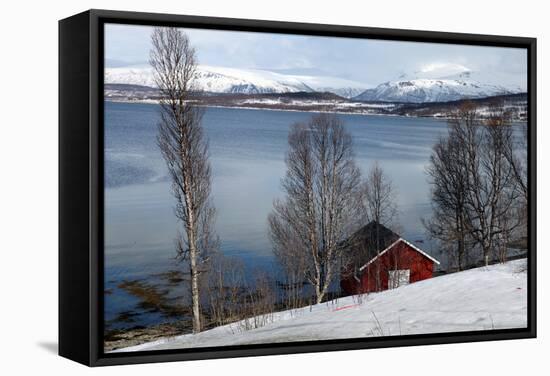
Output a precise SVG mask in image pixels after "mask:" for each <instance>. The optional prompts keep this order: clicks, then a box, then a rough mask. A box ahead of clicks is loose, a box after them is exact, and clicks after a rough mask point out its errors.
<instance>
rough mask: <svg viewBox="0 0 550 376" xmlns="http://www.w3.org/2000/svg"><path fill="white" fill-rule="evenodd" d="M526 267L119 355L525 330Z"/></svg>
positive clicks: (477, 272)
mask: <svg viewBox="0 0 550 376" xmlns="http://www.w3.org/2000/svg"><path fill="white" fill-rule="evenodd" d="M525 263H526V260H525V259H523V260H516V261H512V262H508V263H506V264H499V265H492V266H489V267H482V268H477V269H472V270H468V271H464V272H460V273H454V274H449V275H445V276H441V277H437V278H432V279H428V280H424V281H421V282H417V283H413V284H410V285H407V286H403V287H400V288H397V289H394V290H388V291H384V292H381V293H377V294H370V295H364V296H350V297H346V298H341V299H338V300H334V301H331V302H328V303H322V304H317V305H314V306H311V307H304V308H301V309H298V310H293V311H284V312H278V313H275V314H273V316H272V317H269V320H268V321H269V323H268V324H266V325H265V326H263V327H260V328H257V329H251V330H244V325H243V324H242V322H241V323H234V324H230V325H225V326H221V327H218V328H214V329H212V330H208V331H205V332H202V333H199V334H186V335H181V336H177V337H172V338H165V339H161V340H157V341H154V342H149V343H145V344H141V345H138V346H133V347H128V348H124V349H119V350H116V351H123V352H124V351H143V350H161V349H180V348H189V347H205V346H208V347H210V346H229V345H245V344H257V343H275V342H290V341H311V340H326V339H342V338H357V337H363V338H364V337H371V336H391V335H408V334H423V333H442V332H459V331H476V330H491V329H507V328H523V327H526V325H527V273H526V272H525V271H523V270H524V269H525Z"/></svg>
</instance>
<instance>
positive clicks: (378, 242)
mask: <svg viewBox="0 0 550 376" xmlns="http://www.w3.org/2000/svg"><path fill="white" fill-rule="evenodd" d="M363 204H364V206H365V213H366V215H367V220H368V221H369V222H371V221H374V222H375V223H376V224H377V225H376V226H375V229H376V230H375V234H374V239H368V241H369V242H373V244H371V245H372V246H373V247H375V248H374V249H376V252H377V255H379V254H380V252H381V251H382V250H383V249H382V244H383V243H384V242H383V239H381V236H380V226H378V224H380V225H384V226H386V227H393V225H394V224H395V220H396V218H397V192H396V190H395V188H394V186H393V183H392V181H391V180H390V179H389V178H388V177H387V176H386V174H385V173H384V170H383V169H382V167H380V165H379V164H378V161H376V162H375V163H374V165H373V166H372V167H371V169H370V171H369V173H368V175H367V178H366V180H365V182H364V184H363ZM380 273H381V270H380V263H376V289H377V291H380V290H381V289H382V286H381V278H380Z"/></svg>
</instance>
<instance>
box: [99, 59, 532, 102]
mask: <svg viewBox="0 0 550 376" xmlns="http://www.w3.org/2000/svg"><path fill="white" fill-rule="evenodd" d="M437 73H439V74H440V76H437ZM447 73H450V72H447ZM105 83H106V84H124V85H139V86H144V87H149V88H154V87H155V83H154V79H153V71H152V69H151V68H150V67H116V68H106V69H105ZM196 84H197V86H198V87H199V88H200V89H201V90H203V91H205V92H208V93H215V94H222V93H223V94H274V93H297V92H310V93H312V92H330V93H333V94H336V95H338V96H341V97H343V98H346V99H351V100H353V101H364V102H393V103H395V102H401V103H432V102H447V101H455V100H461V99H474V98H485V97H490V96H497V95H509V94H517V93H522V92H525V91H526V90H525V88H524V87H522V85H518V84H517V83H513V82H510V80H506V79H504V78H502V77H499V76H496V75H493V76H490V75H487V74H485V75H483V76H481V75H480V74H479V73H475V72H472V71H470V70H467V69H462V70H461V71H458V72H453V74H444V73H443V72H440V71H439V72H437V71H430V72H415V73H414V74H413V75H410V76H407V75H401V76H400V77H399V78H398V79H396V80H394V81H387V82H384V83H381V84H379V85H377V86H375V87H372V86H371V85H366V84H363V83H358V82H355V81H352V80H347V79H342V78H337V77H331V76H314V75H293V74H285V73H280V72H272V71H268V70H259V69H236V68H225V67H213V66H203V65H201V66H199V67H198V71H197V80H196Z"/></svg>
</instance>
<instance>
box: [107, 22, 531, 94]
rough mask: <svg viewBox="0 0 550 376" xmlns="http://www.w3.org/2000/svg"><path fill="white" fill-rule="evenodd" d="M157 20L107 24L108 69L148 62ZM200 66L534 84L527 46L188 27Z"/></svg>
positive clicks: (364, 79)
mask: <svg viewBox="0 0 550 376" xmlns="http://www.w3.org/2000/svg"><path fill="white" fill-rule="evenodd" d="M151 30H152V27H151V26H135V25H119V24H107V25H106V26H105V65H106V67H121V66H144V65H147V62H148V59H149V49H150V35H151ZM183 30H184V31H185V32H186V33H187V35H188V36H189V39H190V41H191V43H192V44H193V45H194V46H195V48H196V50H197V55H198V60H199V64H203V65H210V66H221V67H230V68H241V69H242V68H246V69H264V70H270V71H276V72H281V73H288V74H310V75H324V76H332V77H339V78H344V79H349V80H353V81H356V82H358V83H362V84H365V85H366V86H374V85H377V84H380V83H382V82H386V81H390V80H396V79H398V78H400V77H407V78H441V77H444V76H447V75H451V74H456V73H460V72H462V71H465V70H469V71H472V72H475V73H476V74H478V75H479V76H480V77H484V78H487V81H490V82H495V83H497V82H502V83H506V84H514V85H517V86H521V87H524V88H525V87H526V86H527V51H526V50H525V49H514V48H502V47H482V46H466V45H456V44H453V45H451V44H436V43H418V42H397V41H381V40H367V39H352V38H340V37H319V36H304V35H291V34H270V33H254V32H240V31H222V30H204V29H202V30H201V29H183Z"/></svg>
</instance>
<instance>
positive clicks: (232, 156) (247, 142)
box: [104, 102, 447, 326]
mask: <svg viewBox="0 0 550 376" xmlns="http://www.w3.org/2000/svg"><path fill="white" fill-rule="evenodd" d="M310 116H312V114H311V113H307V112H294V111H292V112H291V111H273V110H250V109H235V108H207V109H206V110H205V114H204V119H203V121H204V122H203V124H204V127H205V130H206V134H207V136H208V139H209V144H210V161H211V164H212V172H213V182H212V187H213V189H212V198H213V202H214V205H215V207H216V210H217V219H216V230H217V233H218V235H219V237H220V241H221V249H222V252H223V253H224V254H226V255H229V256H234V257H238V258H239V259H241V260H242V262H243V263H244V264H245V266H247V267H262V268H271V269H272V270H275V269H274V268H273V265H274V259H273V256H272V253H271V245H270V242H269V239H268V236H267V215H268V213H269V212H270V210H271V208H272V203H273V200H274V199H276V198H281V197H282V193H281V185H280V181H281V178H282V177H283V176H284V174H285V162H284V159H285V154H286V150H287V137H288V131H289V127H290V126H291V125H292V124H293V123H295V122H298V121H306V120H307V119H308V118H309V117H310ZM338 116H339V117H340V118H341V119H342V120H343V121H344V123H345V126H346V128H347V130H348V131H349V132H350V133H351V135H352V137H353V144H354V151H355V155H356V161H357V164H358V165H359V167H360V169H361V170H362V172H364V173H366V172H367V171H368V169H369V168H370V166H371V165H372V163H374V161H378V162H379V164H380V165H381V166H382V167H383V169H384V171H385V172H386V173H387V174H388V176H389V177H390V178H391V179H392V181H393V184H394V186H395V188H396V190H397V195H398V209H399V224H400V228H399V229H398V230H399V232H400V233H401V234H402V235H403V236H404V237H406V238H407V239H409V240H411V241H422V247H423V248H424V249H426V250H427V251H428V252H431V253H432V254H434V256H436V257H437V251H436V250H435V249H433V248H434V247H432V245H431V243H430V242H429V241H428V239H426V236H425V234H424V230H423V227H422V223H421V219H422V218H425V217H427V216H429V213H430V204H429V194H430V187H429V184H428V181H427V175H426V173H425V169H426V166H427V164H428V161H429V156H430V152H431V148H432V146H433V144H434V143H435V142H436V141H437V139H438V138H439V137H440V136H441V135H443V134H444V133H445V132H446V129H447V125H446V122H445V121H444V120H438V119H432V118H405V117H395V116H391V117H390V116H374V115H373V116H369V115H338ZM158 119H159V108H158V105H156V104H141V103H139V104H138V103H116V102H105V131H104V137H105V218H104V225H105V261H104V263H105V274H104V280H105V288H106V290H108V291H109V294H106V295H105V319H106V320H112V319H114V318H115V317H117V316H118V315H119V314H120V313H121V312H125V311H129V310H132V309H133V308H134V306H135V305H136V304H137V300H136V299H135V298H134V297H132V296H130V295H128V294H127V293H125V292H124V291H123V290H121V289H119V288H117V286H118V284H119V283H120V282H121V281H124V280H135V279H147V278H153V277H152V276H155V275H158V274H159V273H163V272H167V271H170V270H177V269H178V265H177V264H176V260H175V247H174V238H175V235H176V234H177V231H178V226H177V222H176V219H175V216H174V213H173V204H174V200H173V197H172V195H171V192H170V181H169V180H168V178H167V176H166V172H167V171H166V167H165V164H164V160H163V159H162V156H161V154H160V151H159V149H158V146H157V141H156V136H157V123H158ZM174 294H175V295H174V296H176V295H177V293H174ZM161 321H163V317H162V316H161V315H160V314H159V313H154V312H146V313H145V314H141V315H140V316H139V318H136V319H135V320H132V321H131V325H130V324H127V325H126V326H132V325H137V324H139V325H148V324H153V323H158V322H161ZM118 325H119V326H121V325H122V326H125V325H124V324H121V323H119V324H118Z"/></svg>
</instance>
